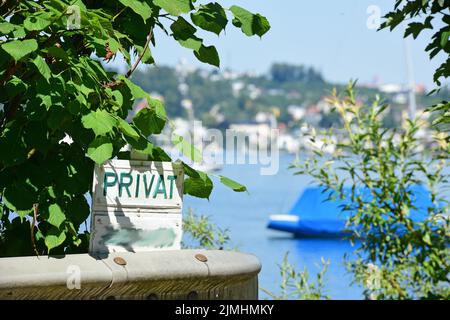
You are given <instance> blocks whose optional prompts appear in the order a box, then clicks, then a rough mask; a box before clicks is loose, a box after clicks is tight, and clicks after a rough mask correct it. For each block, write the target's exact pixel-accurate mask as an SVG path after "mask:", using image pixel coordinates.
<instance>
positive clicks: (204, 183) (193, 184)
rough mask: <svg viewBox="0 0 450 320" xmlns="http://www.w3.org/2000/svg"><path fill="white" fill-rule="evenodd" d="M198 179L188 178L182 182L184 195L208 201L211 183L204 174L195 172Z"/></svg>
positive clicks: (211, 187)
mask: <svg viewBox="0 0 450 320" xmlns="http://www.w3.org/2000/svg"><path fill="white" fill-rule="evenodd" d="M197 173H198V177H190V178H188V179H186V180H185V181H184V193H185V194H189V195H191V196H193V197H198V198H204V199H209V196H210V195H211V192H212V189H213V182H212V181H211V179H210V178H209V177H208V175H207V174H206V173H204V172H201V171H197Z"/></svg>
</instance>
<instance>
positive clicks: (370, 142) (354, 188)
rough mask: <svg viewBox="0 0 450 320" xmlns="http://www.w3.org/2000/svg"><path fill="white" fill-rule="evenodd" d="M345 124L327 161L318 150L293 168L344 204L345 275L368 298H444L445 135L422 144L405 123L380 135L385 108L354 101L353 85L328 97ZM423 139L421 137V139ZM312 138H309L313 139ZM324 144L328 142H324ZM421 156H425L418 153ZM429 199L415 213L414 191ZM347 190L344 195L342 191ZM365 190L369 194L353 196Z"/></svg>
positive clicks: (449, 291)
mask: <svg viewBox="0 0 450 320" xmlns="http://www.w3.org/2000/svg"><path fill="white" fill-rule="evenodd" d="M330 103H332V104H333V105H334V106H335V108H336V109H337V111H338V112H339V114H340V116H341V119H342V121H343V124H344V129H345V133H346V137H345V138H343V139H341V141H340V142H339V143H338V145H337V150H336V152H335V153H334V154H333V155H330V156H326V155H325V154H324V153H323V152H322V150H323V149H326V148H327V146H328V144H329V143H330V142H327V141H325V143H324V145H323V147H322V148H323V149H320V150H317V157H313V158H311V159H308V160H307V161H305V162H304V163H301V164H298V165H297V166H296V167H297V168H298V169H299V173H302V174H308V175H310V176H312V177H313V178H314V179H315V181H316V182H317V183H318V184H320V185H322V186H323V187H324V188H325V190H326V192H328V194H329V196H330V197H329V199H330V200H333V199H336V198H339V199H346V201H348V203H349V204H348V205H346V206H345V207H343V208H342V209H343V210H347V211H349V219H348V221H347V226H348V229H349V230H350V231H352V234H351V237H350V238H351V239H352V240H353V241H355V240H360V241H359V242H358V247H357V250H356V258H355V259H353V258H352V259H351V260H349V267H350V270H351V271H352V272H353V273H354V275H355V279H356V281H357V282H359V283H360V284H361V285H362V286H363V287H364V289H365V294H366V296H367V297H368V298H376V299H423V298H441V299H448V298H449V297H450V282H449V278H448V276H449V274H450V249H449V247H448V244H449V240H450V219H449V217H448V199H446V198H445V197H443V194H444V193H443V190H448V187H449V180H448V177H449V173H448V170H446V169H447V168H448V152H449V144H448V143H447V136H446V134H444V133H435V136H434V139H433V143H431V144H428V145H426V144H425V142H424V141H423V136H421V135H420V133H419V131H420V129H423V128H424V127H426V123H425V122H424V121H423V120H420V119H415V120H407V121H406V122H405V123H404V124H403V127H402V128H399V129H386V128H384V127H383V126H382V114H383V112H385V111H386V109H387V108H388V106H387V105H385V104H383V103H381V101H380V100H379V99H376V100H375V101H374V102H373V104H372V105H361V104H358V103H357V102H356V98H355V94H354V91H353V84H350V85H349V87H348V90H347V95H346V97H344V98H340V97H338V96H337V95H336V94H335V95H334V96H333V98H331V100H330ZM421 137H422V138H421ZM312 138H314V137H312ZM328 141H331V140H328ZM425 147H426V149H425V150H424V148H425ZM417 185H422V186H424V187H426V188H427V189H428V191H429V194H428V195H426V197H427V202H426V203H421V204H420V208H419V209H420V210H421V211H422V212H425V218H424V219H417V218H414V216H413V210H415V209H417V206H418V204H417V202H416V196H417V195H416V194H415V191H414V190H415V189H414V187H415V186H417ZM346 186H349V187H350V190H351V191H350V192H346V191H345V190H346V189H345V188H344V187H346ZM361 188H366V189H367V190H368V194H369V195H367V194H365V193H362V192H360V191H358V190H361Z"/></svg>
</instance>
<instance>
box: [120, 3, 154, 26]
mask: <svg viewBox="0 0 450 320" xmlns="http://www.w3.org/2000/svg"><path fill="white" fill-rule="evenodd" d="M119 2H120V3H122V4H123V5H124V6H125V7H128V8H130V9H131V10H133V11H134V12H135V13H137V14H138V15H140V16H141V17H142V19H143V20H144V21H146V20H147V19H149V18H150V17H151V16H152V8H150V6H149V5H148V4H147V3H146V2H145V1H141V0H119Z"/></svg>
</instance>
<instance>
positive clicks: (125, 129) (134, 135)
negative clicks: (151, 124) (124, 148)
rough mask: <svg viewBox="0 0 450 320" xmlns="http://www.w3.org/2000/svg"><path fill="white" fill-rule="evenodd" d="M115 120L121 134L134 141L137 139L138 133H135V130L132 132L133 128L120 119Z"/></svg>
mask: <svg viewBox="0 0 450 320" xmlns="http://www.w3.org/2000/svg"><path fill="white" fill-rule="evenodd" d="M117 120H118V121H119V128H120V130H121V131H122V133H123V134H125V135H127V136H129V137H130V138H133V139H135V140H138V139H139V137H140V136H139V133H137V132H136V130H134V128H133V127H132V126H131V125H130V124H129V123H128V122H126V121H125V120H123V119H121V118H118V119H117Z"/></svg>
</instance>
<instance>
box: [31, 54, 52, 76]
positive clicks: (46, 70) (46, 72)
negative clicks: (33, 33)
mask: <svg viewBox="0 0 450 320" xmlns="http://www.w3.org/2000/svg"><path fill="white" fill-rule="evenodd" d="M33 64H34V65H35V66H36V67H37V69H38V70H39V73H40V74H41V75H42V76H43V77H44V78H45V80H47V82H49V80H50V77H51V75H52V71H51V70H50V67H49V66H48V64H47V62H45V60H44V59H42V57H40V56H37V57H36V58H35V59H34V60H33Z"/></svg>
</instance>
